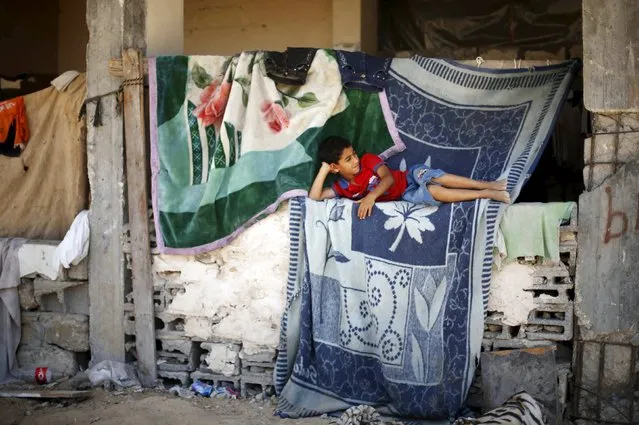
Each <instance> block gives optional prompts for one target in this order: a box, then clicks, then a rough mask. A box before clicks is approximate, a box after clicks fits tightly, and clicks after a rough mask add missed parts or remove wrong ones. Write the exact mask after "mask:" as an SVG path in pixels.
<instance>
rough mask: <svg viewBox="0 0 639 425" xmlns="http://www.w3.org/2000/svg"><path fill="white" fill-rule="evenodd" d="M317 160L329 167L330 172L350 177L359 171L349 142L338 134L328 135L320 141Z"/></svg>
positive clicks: (355, 155) (355, 156)
mask: <svg viewBox="0 0 639 425" xmlns="http://www.w3.org/2000/svg"><path fill="white" fill-rule="evenodd" d="M317 156H318V157H319V160H320V161H322V162H326V163H327V164H328V165H330V167H331V172H332V173H335V174H337V173H339V174H340V175H342V177H345V178H347V179H348V178H351V177H353V176H355V175H356V174H357V173H359V158H358V157H357V154H356V153H355V151H354V150H353V145H351V142H349V141H348V140H346V139H344V138H343V137H339V136H330V137H329V138H327V139H326V140H324V141H323V142H322V144H321V145H320V147H319V151H318V153H317Z"/></svg>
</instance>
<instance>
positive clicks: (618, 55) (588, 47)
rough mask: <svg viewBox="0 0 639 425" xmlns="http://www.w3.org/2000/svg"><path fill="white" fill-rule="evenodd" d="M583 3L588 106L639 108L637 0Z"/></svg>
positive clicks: (598, 109) (585, 0)
mask: <svg viewBox="0 0 639 425" xmlns="http://www.w3.org/2000/svg"><path fill="white" fill-rule="evenodd" d="M582 5H583V6H582V7H583V44H584V103H585V106H586V108H587V109H588V110H590V111H594V112H613V111H639V79H638V76H639V62H638V58H639V25H637V22H638V21H639V6H638V5H637V0H606V1H601V0H583V2H582Z"/></svg>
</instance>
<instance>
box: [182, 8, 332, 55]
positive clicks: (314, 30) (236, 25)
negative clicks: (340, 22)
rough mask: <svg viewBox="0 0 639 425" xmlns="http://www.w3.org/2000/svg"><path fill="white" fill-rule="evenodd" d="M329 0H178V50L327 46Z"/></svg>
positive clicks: (206, 51)
mask: <svg viewBox="0 0 639 425" xmlns="http://www.w3.org/2000/svg"><path fill="white" fill-rule="evenodd" d="M332 3H333V2H332V0H306V1H303V2H302V1H299V2H294V1H289V0H246V1H243V2H237V1H234V0H218V1H215V2H211V1H209V0H184V52H185V53H186V54H189V55H193V54H201V55H207V54H208V55H229V54H234V53H237V52H240V51H242V50H259V49H263V50H285V49H286V47H287V46H303V47H331V46H332V43H333V35H332V19H333V14H332V11H333V8H332Z"/></svg>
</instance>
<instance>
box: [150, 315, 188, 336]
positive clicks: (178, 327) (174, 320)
mask: <svg viewBox="0 0 639 425" xmlns="http://www.w3.org/2000/svg"><path fill="white" fill-rule="evenodd" d="M155 318H156V326H155V336H156V338H158V339H181V340H185V339H188V338H186V334H185V332H184V325H185V321H184V319H185V317H184V315H181V314H170V313H156V315H155Z"/></svg>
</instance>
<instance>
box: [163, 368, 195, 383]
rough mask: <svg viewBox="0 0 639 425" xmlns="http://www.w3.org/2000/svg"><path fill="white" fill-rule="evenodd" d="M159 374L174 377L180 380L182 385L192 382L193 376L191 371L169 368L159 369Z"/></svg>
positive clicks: (164, 376)
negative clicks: (177, 370) (176, 370)
mask: <svg viewBox="0 0 639 425" xmlns="http://www.w3.org/2000/svg"><path fill="white" fill-rule="evenodd" d="M158 376H159V377H160V378H165V379H174V380H177V381H180V383H181V384H182V386H184V387H187V386H189V385H190V384H191V376H190V374H189V372H174V371H169V370H162V369H158Z"/></svg>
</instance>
